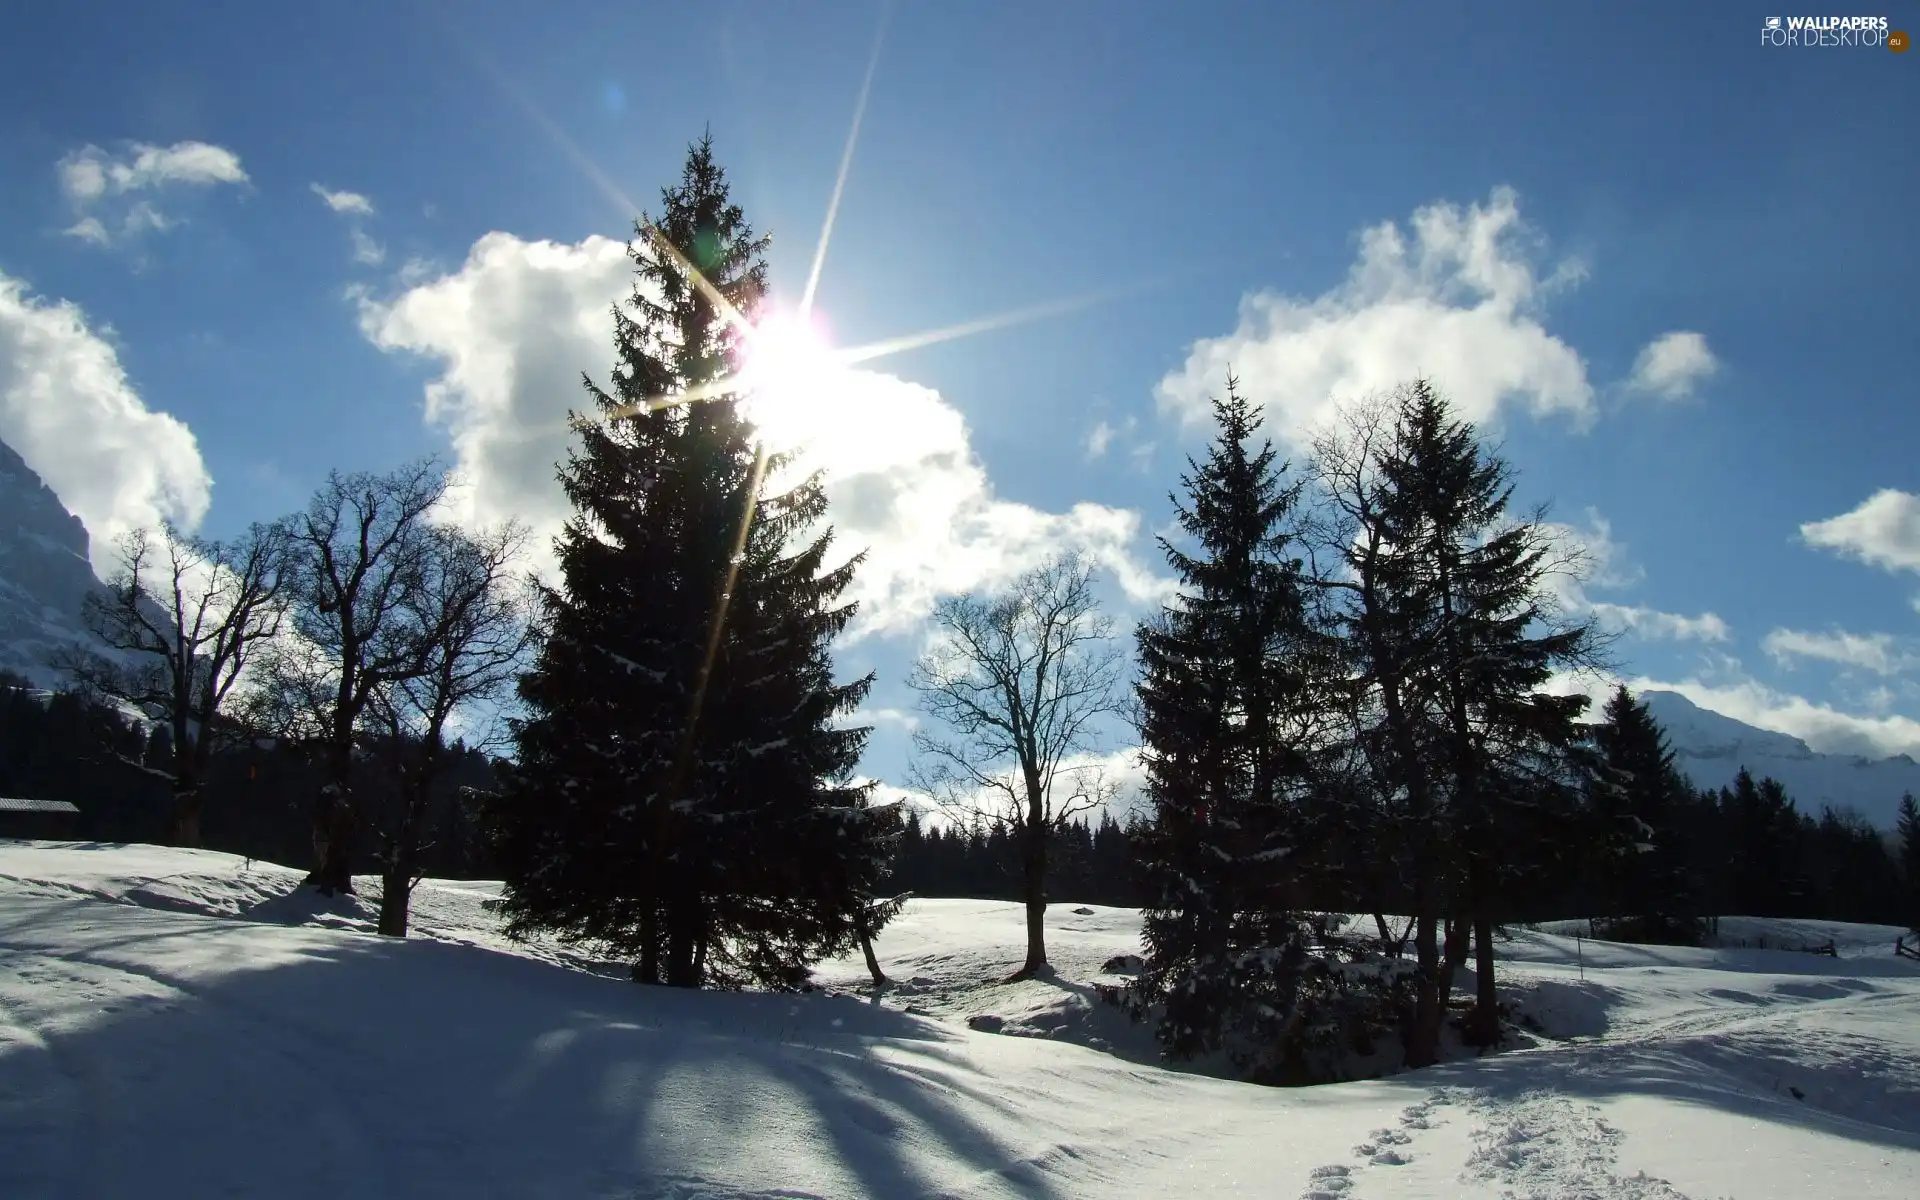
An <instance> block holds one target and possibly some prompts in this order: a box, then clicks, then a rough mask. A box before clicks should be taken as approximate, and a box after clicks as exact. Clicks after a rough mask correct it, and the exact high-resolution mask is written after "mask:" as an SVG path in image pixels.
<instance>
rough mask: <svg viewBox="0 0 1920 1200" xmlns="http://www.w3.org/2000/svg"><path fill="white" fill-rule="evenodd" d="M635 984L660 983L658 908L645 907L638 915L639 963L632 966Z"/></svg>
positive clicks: (655, 906) (654, 906) (651, 905)
mask: <svg viewBox="0 0 1920 1200" xmlns="http://www.w3.org/2000/svg"><path fill="white" fill-rule="evenodd" d="M633 981H634V982H635V983H659V982H660V906H659V905H658V904H657V903H655V904H649V905H647V907H646V909H645V911H643V912H642V913H641V914H640V961H639V962H637V963H635V964H634V965H633Z"/></svg>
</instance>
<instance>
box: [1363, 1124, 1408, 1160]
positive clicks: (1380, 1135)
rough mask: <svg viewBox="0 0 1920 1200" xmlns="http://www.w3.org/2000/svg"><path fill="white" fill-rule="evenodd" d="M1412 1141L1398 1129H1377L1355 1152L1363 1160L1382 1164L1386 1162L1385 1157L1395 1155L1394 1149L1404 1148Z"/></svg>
mask: <svg viewBox="0 0 1920 1200" xmlns="http://www.w3.org/2000/svg"><path fill="white" fill-rule="evenodd" d="M1412 1140H1413V1139H1412V1138H1411V1137H1409V1136H1407V1135H1406V1134H1404V1133H1402V1132H1401V1131H1400V1130H1398V1129H1376V1130H1374V1131H1373V1132H1372V1133H1370V1134H1368V1135H1367V1140H1366V1141H1364V1142H1361V1143H1360V1144H1359V1145H1358V1146H1355V1147H1354V1148H1353V1152H1354V1153H1355V1154H1357V1155H1359V1156H1360V1157H1361V1158H1368V1159H1372V1160H1373V1161H1374V1162H1382V1161H1385V1159H1384V1157H1383V1156H1385V1155H1387V1154H1391V1153H1394V1151H1393V1150H1392V1147H1394V1146H1404V1145H1406V1144H1407V1143H1408V1142H1411V1141H1412ZM1395 1165H1398V1164H1395Z"/></svg>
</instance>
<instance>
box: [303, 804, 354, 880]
mask: <svg viewBox="0 0 1920 1200" xmlns="http://www.w3.org/2000/svg"><path fill="white" fill-rule="evenodd" d="M345 791H346V787H345V785H344V784H341V783H328V784H327V785H326V786H325V787H323V788H321V789H320V795H319V796H318V797H316V798H315V800H314V804H313V851H314V857H315V858H316V859H317V860H318V865H317V866H315V867H314V869H313V872H312V873H311V874H309V875H308V876H307V878H306V880H305V881H304V882H305V883H306V884H307V885H308V886H310V887H315V888H318V889H319V890H320V894H321V895H323V896H333V895H343V896H350V895H352V894H353V857H352V855H353V837H354V827H353V811H352V807H351V806H350V805H349V804H348V803H347V802H346V799H345V796H344V793H345Z"/></svg>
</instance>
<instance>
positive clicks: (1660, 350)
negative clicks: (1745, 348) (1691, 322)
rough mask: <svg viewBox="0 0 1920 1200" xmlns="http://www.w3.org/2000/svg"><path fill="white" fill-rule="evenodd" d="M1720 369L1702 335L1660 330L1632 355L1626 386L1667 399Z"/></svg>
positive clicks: (1687, 391)
mask: <svg viewBox="0 0 1920 1200" xmlns="http://www.w3.org/2000/svg"><path fill="white" fill-rule="evenodd" d="M1719 370H1720V360H1719V359H1717V358H1715V357H1714V356H1713V351H1712V350H1710V349H1708V348H1707V339H1706V337H1705V335H1703V334H1698V333H1693V332H1690V331H1686V330H1676V331H1675V332H1673V333H1663V334H1661V335H1660V336H1659V337H1657V338H1655V339H1653V340H1652V341H1651V342H1648V343H1647V345H1646V347H1645V348H1644V349H1642V350H1641V351H1640V355H1639V357H1637V358H1635V359H1634V362H1633V374H1632V375H1631V376H1630V377H1629V378H1628V380H1627V386H1628V387H1629V388H1632V389H1633V390H1634V391H1638V392H1648V393H1651V394H1652V395H1655V396H1659V397H1661V398H1663V399H1667V400H1678V399H1680V398H1681V397H1683V396H1687V395H1690V394H1691V393H1692V392H1693V389H1694V386H1695V385H1697V384H1699V383H1702V382H1704V381H1705V380H1707V379H1710V378H1712V376H1713V375H1714V374H1715V373H1716V372H1717V371H1719Z"/></svg>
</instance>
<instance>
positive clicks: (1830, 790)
mask: <svg viewBox="0 0 1920 1200" xmlns="http://www.w3.org/2000/svg"><path fill="white" fill-rule="evenodd" d="M1639 699H1640V700H1641V701H1642V702H1644V703H1645V704H1646V706H1647V711H1648V712H1649V713H1651V714H1652V715H1653V719H1654V720H1656V721H1658V722H1659V723H1660V726H1661V728H1662V729H1664V730H1665V731H1666V734H1667V741H1668V744H1669V745H1670V746H1671V747H1672V749H1673V757H1674V765H1676V766H1678V767H1679V768H1680V769H1681V770H1682V771H1684V772H1685V773H1686V775H1687V777H1688V778H1689V779H1691V780H1692V781H1693V785H1694V786H1695V787H1702V788H1719V787H1724V786H1727V785H1730V784H1732V783H1733V780H1734V777H1735V776H1736V775H1738V774H1739V773H1740V769H1741V768H1742V767H1745V768H1746V769H1747V771H1748V772H1749V773H1751V774H1752V775H1753V777H1754V778H1756V779H1758V778H1762V777H1764V776H1772V777H1773V778H1774V779H1777V780H1779V781H1780V783H1781V785H1782V786H1784V787H1785V788H1786V789H1787V794H1788V795H1789V796H1791V797H1793V799H1794V802H1795V804H1796V806H1797V807H1798V808H1799V809H1800V811H1801V812H1803V813H1810V814H1813V815H1816V816H1817V815H1818V814H1819V812H1820V809H1821V807H1822V806H1825V805H1831V806H1832V807H1834V808H1836V809H1848V808H1850V809H1853V810H1854V811H1855V812H1857V813H1859V814H1860V815H1861V816H1862V817H1865V818H1866V819H1867V820H1868V821H1870V822H1872V823H1873V824H1874V825H1875V826H1877V827H1879V828H1882V829H1890V828H1892V827H1893V823H1894V817H1895V814H1896V813H1897V812H1898V810H1899V805H1900V797H1901V796H1902V795H1903V794H1905V793H1908V792H1911V793H1913V794H1914V795H1916V796H1920V763H1916V762H1914V760H1913V759H1912V758H1911V757H1909V756H1907V755H1905V754H1896V755H1893V756H1891V757H1888V758H1867V757H1865V756H1863V755H1857V754H1825V753H1822V752H1820V751H1818V750H1814V749H1813V748H1812V747H1810V746H1808V745H1807V744H1806V742H1804V741H1802V740H1801V739H1799V738H1797V737H1794V736H1792V735H1791V734H1785V733H1776V732H1774V731H1772V730H1770V729H1761V728H1759V727H1758V726H1755V725H1749V724H1747V723H1746V722H1744V721H1739V720H1736V719H1734V718H1733V717H1729V716H1726V715H1724V714H1722V713H1717V712H1714V711H1713V710H1712V709H1708V708H1701V707H1700V706H1699V705H1697V704H1695V703H1694V702H1693V701H1691V700H1689V699H1687V698H1686V697H1685V696H1683V695H1681V694H1680V693H1678V692H1669V691H1657V690H1648V691H1645V692H1642V693H1640V696H1639Z"/></svg>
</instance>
